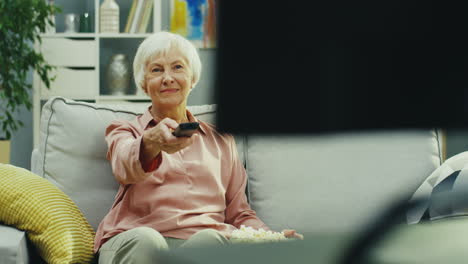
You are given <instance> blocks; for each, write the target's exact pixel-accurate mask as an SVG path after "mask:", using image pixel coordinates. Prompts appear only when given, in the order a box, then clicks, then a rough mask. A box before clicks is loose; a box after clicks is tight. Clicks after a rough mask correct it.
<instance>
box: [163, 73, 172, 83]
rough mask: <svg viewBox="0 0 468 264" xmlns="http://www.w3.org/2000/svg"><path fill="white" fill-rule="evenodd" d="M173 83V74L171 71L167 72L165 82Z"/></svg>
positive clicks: (164, 77)
mask: <svg viewBox="0 0 468 264" xmlns="http://www.w3.org/2000/svg"><path fill="white" fill-rule="evenodd" d="M172 83H174V78H173V77H172V75H171V74H170V73H168V72H165V73H164V76H163V84H164V85H168V84H172Z"/></svg>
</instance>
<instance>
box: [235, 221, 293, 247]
mask: <svg viewBox="0 0 468 264" xmlns="http://www.w3.org/2000/svg"><path fill="white" fill-rule="evenodd" d="M285 240H287V238H286V237H285V236H284V233H283V232H281V233H280V232H273V231H265V230H264V229H263V228H260V229H258V230H256V229H254V228H252V227H250V226H245V225H241V228H240V229H237V230H234V231H232V233H231V241H232V242H233V243H264V242H279V241H285Z"/></svg>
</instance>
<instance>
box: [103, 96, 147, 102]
mask: <svg viewBox="0 0 468 264" xmlns="http://www.w3.org/2000/svg"><path fill="white" fill-rule="evenodd" d="M97 99H98V100H100V101H118V100H147V101H151V98H149V97H148V96H146V95H99V96H98V97H97Z"/></svg>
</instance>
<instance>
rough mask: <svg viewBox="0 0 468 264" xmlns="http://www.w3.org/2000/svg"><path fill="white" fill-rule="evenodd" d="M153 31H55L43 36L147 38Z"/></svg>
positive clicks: (42, 35)
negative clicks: (137, 32) (136, 32)
mask: <svg viewBox="0 0 468 264" xmlns="http://www.w3.org/2000/svg"><path fill="white" fill-rule="evenodd" d="M151 34H152V33H140V34H135V33H53V34H41V37H42V38H95V37H99V38H146V37H148V36H151Z"/></svg>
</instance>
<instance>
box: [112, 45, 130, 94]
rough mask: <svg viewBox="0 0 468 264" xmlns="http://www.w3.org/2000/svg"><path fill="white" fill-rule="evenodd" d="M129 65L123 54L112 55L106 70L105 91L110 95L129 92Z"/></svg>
mask: <svg viewBox="0 0 468 264" xmlns="http://www.w3.org/2000/svg"><path fill="white" fill-rule="evenodd" d="M130 73H131V69H130V63H129V61H128V59H127V56H126V55H125V54H114V55H113V56H112V57H111V59H110V61H109V64H108V65H107V70H106V82H107V89H108V92H109V93H110V94H111V95H125V94H129V92H130Z"/></svg>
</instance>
